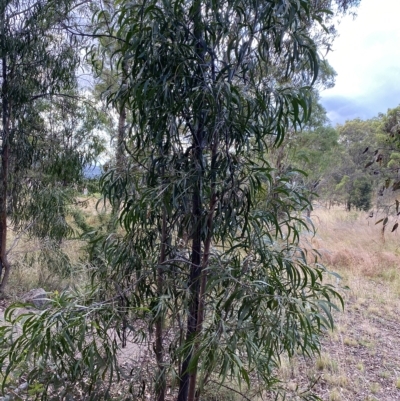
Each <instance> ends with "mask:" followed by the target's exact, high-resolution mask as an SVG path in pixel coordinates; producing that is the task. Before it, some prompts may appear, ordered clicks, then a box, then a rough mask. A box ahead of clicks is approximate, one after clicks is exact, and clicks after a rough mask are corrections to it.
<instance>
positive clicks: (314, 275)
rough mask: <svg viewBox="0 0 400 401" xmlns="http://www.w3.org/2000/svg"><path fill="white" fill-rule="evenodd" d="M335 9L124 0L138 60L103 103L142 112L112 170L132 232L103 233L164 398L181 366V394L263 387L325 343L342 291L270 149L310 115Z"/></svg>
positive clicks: (118, 20) (116, 31) (112, 194)
mask: <svg viewBox="0 0 400 401" xmlns="http://www.w3.org/2000/svg"><path fill="white" fill-rule="evenodd" d="M350 3H352V2H345V3H343V2H339V6H348V5H349V4H350ZM353 3H354V2H353ZM326 6H327V7H328V9H329V8H330V9H333V7H334V4H333V2H326V1H323V2H322V1H321V2H310V1H301V2H298V1H290V0H289V1H282V2H281V1H266V2H258V1H230V0H225V1H212V2H200V1H189V2H188V1H181V0H176V1H165V2H159V1H147V2H140V1H137V2H129V3H128V2H127V3H122V4H121V7H120V8H119V9H118V10H117V11H116V15H115V16H114V18H115V19H114V21H115V23H114V24H112V25H111V28H110V31H109V34H110V36H112V37H117V38H118V39H117V40H118V42H119V47H118V49H117V50H116V51H115V54H114V60H118V61H116V62H118V63H119V64H122V63H124V62H126V61H128V60H129V63H130V65H129V69H128V77H127V78H128V79H127V81H126V83H124V85H121V86H120V88H118V90H113V89H111V90H110V93H109V101H110V103H115V104H121V103H122V104H123V105H124V106H125V107H126V109H127V111H128V112H129V115H130V118H131V119H132V124H131V129H130V134H129V138H128V142H129V149H130V153H129V155H130V162H131V165H130V169H127V172H126V178H125V180H121V179H114V177H115V175H114V172H113V171H111V172H110V173H109V174H108V175H106V176H105V177H104V179H103V189H104V193H105V195H106V197H108V199H109V201H110V202H111V203H113V202H114V201H115V199H122V211H121V214H120V216H119V221H120V223H121V225H122V226H123V228H124V230H125V231H126V235H124V236H122V237H120V238H118V237H116V236H113V237H112V238H110V237H108V238H107V240H106V242H105V243H104V250H105V255H106V260H107V262H108V266H109V268H110V270H104V269H102V270H101V271H99V277H101V280H103V281H104V280H105V278H106V277H107V280H108V282H109V283H114V284H113V285H115V283H118V286H119V288H120V291H122V293H123V294H125V298H126V302H127V303H128V304H129V305H131V306H132V307H134V308H139V309H141V308H148V309H149V310H150V311H151V317H152V318H151V319H150V321H149V322H148V323H149V325H150V328H151V327H154V331H155V336H154V344H155V345H154V353H155V360H156V363H157V366H158V373H157V374H156V375H155V383H156V387H155V394H156V397H157V399H158V400H160V401H161V400H164V399H165V389H166V382H167V380H171V375H172V376H176V377H177V378H178V382H179V386H178V389H177V400H178V401H186V400H191V401H192V400H194V399H199V397H200V394H201V392H202V390H203V389H204V388H205V386H206V385H207V383H209V382H210V381H215V380H216V381H217V382H219V383H224V382H225V381H226V380H228V379H233V378H235V379H236V380H238V381H239V382H240V381H241V380H244V382H246V383H247V384H248V385H250V377H251V376H252V375H255V376H257V377H259V378H261V379H263V381H264V382H266V383H269V382H270V380H271V377H272V367H273V366H276V365H277V364H278V360H279V356H280V355H281V354H282V353H283V352H287V353H288V354H289V355H292V354H293V353H294V352H295V350H296V349H300V350H301V351H302V352H303V353H310V352H312V351H315V350H317V349H318V341H317V340H316V337H315V334H318V333H319V332H320V331H321V330H323V328H324V327H327V326H328V327H329V326H330V325H331V322H332V321H331V315H330V312H329V310H330V308H331V306H332V303H331V296H333V295H337V294H336V293H335V291H334V290H333V289H332V288H330V287H329V286H325V285H323V284H322V268H321V267H318V266H316V267H310V266H309V265H308V264H307V261H306V259H305V258H302V257H301V256H300V255H301V252H300V250H299V248H298V247H297V245H296V244H297V241H298V238H299V231H300V228H299V227H301V226H302V225H303V224H304V223H303V221H302V220H301V219H300V218H298V217H297V216H298V214H297V213H298V212H299V211H301V210H302V209H303V208H304V207H305V206H306V205H307V201H306V199H305V198H304V196H303V195H302V193H301V191H298V190H297V189H296V188H295V187H293V186H292V185H291V184H290V180H289V179H288V178H287V177H286V176H285V175H284V174H283V173H282V172H281V174H275V172H274V171H273V168H272V167H271V165H270V163H269V160H268V157H267V156H265V155H266V152H268V149H269V148H270V144H271V138H272V143H273V146H275V147H279V146H280V144H281V143H282V141H283V138H284V135H285V132H286V130H287V129H289V128H290V129H297V128H298V127H299V126H300V125H301V124H302V123H303V122H304V121H306V120H307V118H308V116H309V113H310V98H309V95H310V85H312V84H313V83H314V81H315V80H316V78H317V74H318V66H319V56H318V50H319V49H318V48H317V41H316V38H319V37H320V36H318V35H316V34H315V33H316V32H319V30H320V29H321V28H322V29H323V28H324V25H323V24H324V21H326V18H327V13H326V8H327V7H326ZM314 39H315V40H314ZM288 173H289V174H290V172H288ZM321 311H322V312H323V313H326V316H325V317H324V316H323V314H322V313H321ZM130 318H131V319H135V316H133V317H132V316H131V317H130ZM136 318H137V319H138V320H140V318H139V317H138V316H136ZM185 321H186V323H185V325H183V322H185ZM136 324H139V323H138V322H136ZM150 332H151V331H150Z"/></svg>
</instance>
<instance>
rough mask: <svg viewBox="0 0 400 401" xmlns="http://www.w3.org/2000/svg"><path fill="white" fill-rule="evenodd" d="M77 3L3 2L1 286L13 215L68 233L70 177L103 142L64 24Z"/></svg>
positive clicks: (37, 231) (52, 232) (31, 226)
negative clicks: (95, 135)
mask: <svg viewBox="0 0 400 401" xmlns="http://www.w3.org/2000/svg"><path fill="white" fill-rule="evenodd" d="M71 7H72V6H71V4H70V3H69V2H62V3H57V4H55V3H52V2H43V1H40V0H32V1H25V2H22V3H21V2H13V1H11V2H10V1H3V2H2V4H1V9H0V41H1V43H2V54H1V64H2V76H1V79H0V85H1V95H2V96H1V115H2V143H1V169H0V183H1V188H0V233H1V234H0V277H1V279H2V281H1V285H0V292H3V291H4V289H5V286H6V284H7V281H8V277H9V273H10V264H9V261H8V258H7V255H8V253H9V250H8V249H7V218H8V217H9V218H10V219H11V222H12V224H13V227H14V229H16V230H17V231H18V232H19V233H21V232H25V233H28V234H31V235H36V236H39V237H53V239H56V240H57V241H59V240H60V239H61V238H63V237H64V236H65V235H66V234H70V233H71V227H70V226H69V225H68V224H67V223H66V219H65V217H66V216H65V213H66V210H67V208H68V204H70V203H72V198H73V196H72V192H71V188H67V184H71V183H72V182H76V180H77V179H79V178H80V177H81V176H82V167H83V165H85V163H88V162H89V161H90V160H92V159H93V157H94V156H95V155H96V154H97V153H98V151H99V150H100V148H101V147H99V141H98V140H96V139H93V141H92V142H91V141H90V140H89V135H88V134H89V131H90V130H93V128H94V126H95V125H96V124H95V123H94V121H95V120H94V119H93V116H92V118H91V121H90V118H89V117H88V116H90V115H91V114H93V113H90V112H88V111H89V109H88V108H87V107H86V103H85V102H84V101H82V99H83V98H82V96H81V95H80V94H78V91H77V76H76V69H77V67H78V65H79V64H80V57H79V54H78V50H79V48H78V41H76V40H74V39H73V38H72V37H71V36H68V34H67V32H65V30H64V29H63V26H62V24H63V23H64V22H65V20H66V19H67V18H70V17H71V14H70V10H71ZM21 77H23V79H21ZM85 109H86V110H85ZM83 110H85V111H86V112H85V116H83V114H82V111H83ZM78 118H79V121H78ZM82 131H84V132H82Z"/></svg>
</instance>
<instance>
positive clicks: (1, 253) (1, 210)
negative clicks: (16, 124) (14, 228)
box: [0, 9, 10, 293]
mask: <svg viewBox="0 0 400 401" xmlns="http://www.w3.org/2000/svg"><path fill="white" fill-rule="evenodd" d="M0 18H1V35H2V40H1V42H2V45H3V48H4V35H5V32H4V31H5V26H4V24H5V9H3V10H2V12H1V17H0ZM2 67H3V68H2V79H3V82H2V87H1V94H2V98H3V100H2V113H3V116H2V117H3V118H2V122H3V135H2V141H3V143H2V151H1V172H0V185H1V189H0V278H1V277H2V280H1V284H0V293H3V292H4V288H5V286H6V285H7V282H8V277H9V275H10V265H9V263H8V260H7V188H8V164H9V143H8V140H9V126H10V113H9V102H8V87H7V84H8V82H7V58H6V55H3V57H2Z"/></svg>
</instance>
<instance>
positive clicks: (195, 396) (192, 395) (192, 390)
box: [188, 140, 218, 401]
mask: <svg viewBox="0 0 400 401" xmlns="http://www.w3.org/2000/svg"><path fill="white" fill-rule="evenodd" d="M217 149H218V147H217V142H216V140H215V142H214V144H213V148H212V152H211V160H212V161H213V162H212V164H211V172H212V173H211V174H212V182H211V199H210V205H209V210H208V216H207V236H206V239H205V242H204V252H203V262H202V269H201V277H200V293H199V309H198V312H197V327H196V335H198V334H199V333H201V330H202V328H203V322H204V314H205V309H204V306H205V294H206V286H207V270H206V268H207V266H208V260H209V258H210V249H211V241H212V235H213V219H214V210H215V204H216V202H217V195H216V192H215V186H216V183H215V167H214V164H215V160H216V155H217ZM198 345H199V344H198V343H195V347H194V352H197V350H198ZM196 379H197V366H196V367H195V368H194V372H193V375H192V376H191V377H190V383H189V397H188V399H189V400H195V401H199V399H200V392H196Z"/></svg>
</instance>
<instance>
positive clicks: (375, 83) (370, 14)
mask: <svg viewBox="0 0 400 401" xmlns="http://www.w3.org/2000/svg"><path fill="white" fill-rule="evenodd" d="M337 30H338V32H339V35H340V36H339V37H338V38H336V40H335V42H334V44H333V47H332V49H333V51H332V52H330V53H328V56H327V58H328V61H329V63H330V64H331V65H332V66H333V68H334V69H335V70H336V72H337V74H338V75H337V77H336V85H335V87H334V88H332V89H327V90H325V91H323V92H322V93H321V101H322V104H323V105H324V106H325V108H326V110H327V111H328V117H329V118H330V120H331V123H332V124H333V125H336V124H338V123H339V124H342V123H344V122H345V121H346V120H351V119H354V118H361V119H368V118H372V117H375V116H377V115H378V113H385V112H387V110H388V109H389V108H394V107H397V106H398V105H400V0H361V4H360V6H359V7H358V9H357V16H356V18H355V19H354V18H353V17H351V16H347V17H345V18H344V19H343V20H342V21H341V23H340V25H338V27H337Z"/></svg>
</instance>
